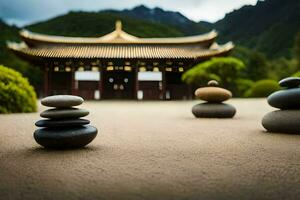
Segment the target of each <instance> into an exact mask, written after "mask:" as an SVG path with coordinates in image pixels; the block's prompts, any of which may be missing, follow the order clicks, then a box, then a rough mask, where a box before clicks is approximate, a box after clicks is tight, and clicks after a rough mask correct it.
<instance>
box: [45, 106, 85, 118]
mask: <svg viewBox="0 0 300 200" xmlns="http://www.w3.org/2000/svg"><path fill="white" fill-rule="evenodd" d="M88 114H89V111H88V110H85V109H79V108H65V109H63V108H61V109H56V108H55V109H49V110H45V111H44V112H42V113H41V114H40V116H41V117H44V118H50V119H65V118H80V117H84V116H87V115H88Z"/></svg>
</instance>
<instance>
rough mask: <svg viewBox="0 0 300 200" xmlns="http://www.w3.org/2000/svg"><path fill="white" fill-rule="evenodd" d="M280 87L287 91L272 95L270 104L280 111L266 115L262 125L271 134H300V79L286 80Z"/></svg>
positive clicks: (269, 100)
mask: <svg viewBox="0 0 300 200" xmlns="http://www.w3.org/2000/svg"><path fill="white" fill-rule="evenodd" d="M279 85H280V86H281V87H284V88H285V89H283V90H280V91H277V92H274V93H273V94H271V95H270V96H269V97H268V103H269V105H270V106H272V107H274V108H278V109H280V110H276V111H273V112H270V113H268V114H266V115H265V116H264V117H263V120H262V125H263V127H264V128H265V129H267V130H268V131H269V132H274V133H290V134H300V87H299V86H300V78H296V77H290V78H286V79H283V80H281V81H280V82H279Z"/></svg>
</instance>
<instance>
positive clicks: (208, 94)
mask: <svg viewBox="0 0 300 200" xmlns="http://www.w3.org/2000/svg"><path fill="white" fill-rule="evenodd" d="M195 95H196V97H197V98H199V99H201V100H204V101H208V102H223V101H226V100H228V99H230V98H231V97H232V94H231V92H230V91H229V90H226V89H223V88H220V87H203V88H199V89H197V90H196V91H195Z"/></svg>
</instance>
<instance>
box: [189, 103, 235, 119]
mask: <svg viewBox="0 0 300 200" xmlns="http://www.w3.org/2000/svg"><path fill="white" fill-rule="evenodd" d="M192 113H193V114H194V115H195V117H197V118H232V117H233V116H234V115H235V113H236V109H235V107H233V106H232V105H229V104H225V103H200V104H197V105H195V106H193V108H192Z"/></svg>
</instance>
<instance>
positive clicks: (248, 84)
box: [235, 79, 254, 97]
mask: <svg viewBox="0 0 300 200" xmlns="http://www.w3.org/2000/svg"><path fill="white" fill-rule="evenodd" d="M253 84H254V82H253V81H252V80H249V79H237V80H236V89H237V91H236V94H235V95H236V96H238V97H245V93H246V92H247V91H248V90H249V89H250V88H252V86H253Z"/></svg>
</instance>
